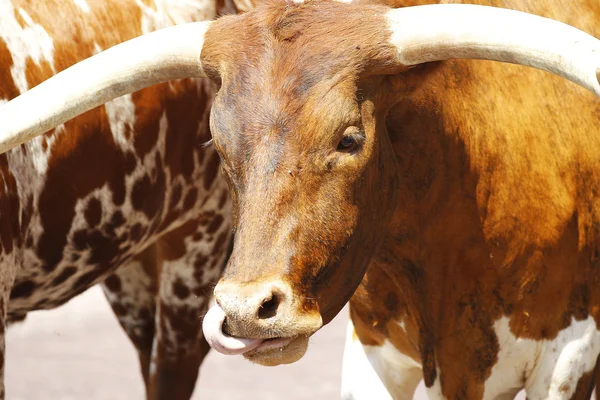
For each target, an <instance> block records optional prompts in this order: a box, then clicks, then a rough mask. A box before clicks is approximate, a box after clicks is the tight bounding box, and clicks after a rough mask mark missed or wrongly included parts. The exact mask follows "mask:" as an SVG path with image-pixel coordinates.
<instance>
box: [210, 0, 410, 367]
mask: <svg viewBox="0 0 600 400" xmlns="http://www.w3.org/2000/svg"><path fill="white" fill-rule="evenodd" d="M337 9H338V6H337V4H335V3H321V4H319V7H313V6H312V5H311V4H305V5H298V6H289V5H278V6H272V7H270V8H269V9H268V12H266V13H260V12H259V13H249V14H247V15H245V21H244V22H243V23H241V24H240V22H239V21H238V20H237V19H236V20H234V19H232V20H230V21H223V22H229V24H226V23H223V24H221V26H220V29H222V30H223V31H222V32H217V31H215V34H218V35H219V36H220V37H229V38H231V39H230V40H227V41H219V42H211V41H210V39H209V38H208V37H207V41H206V44H205V47H204V49H203V65H204V66H205V69H206V70H207V71H208V72H209V73H212V74H214V76H215V77H216V78H217V79H218V80H219V81H220V82H221V89H220V91H219V94H218V96H217V98H216V100H215V102H214V104H213V107H212V112H211V121H212V125H211V131H212V133H213V139H214V145H215V146H216V148H217V150H218V151H219V154H220V155H221V157H222V160H223V172H224V174H225V176H226V177H227V179H228V181H229V184H230V188H231V190H232V192H233V197H234V199H235V201H234V203H235V206H234V207H235V211H234V220H235V222H234V223H235V237H236V239H235V245H234V249H233V253H232V255H231V258H230V260H229V264H228V266H227V270H226V272H225V275H224V276H223V278H222V279H221V281H220V283H219V284H218V286H217V287H216V289H215V296H216V301H217V303H218V304H219V305H220V307H221V308H222V310H223V311H224V314H225V315H227V319H226V321H225V324H224V332H225V333H226V334H228V335H230V336H235V337H242V338H260V339H267V338H269V339H271V340H270V341H267V342H265V343H264V344H263V345H261V346H260V348H259V349H255V350H254V351H252V352H247V353H246V355H247V357H248V358H250V359H251V360H253V361H256V362H259V363H264V364H275V363H286V362H292V361H295V360H296V359H298V358H299V357H300V356H302V355H303V354H304V351H305V349H306V346H307V343H308V337H309V336H310V335H311V334H312V333H314V332H315V331H316V330H318V329H319V328H320V327H321V326H322V324H323V323H324V322H325V323H326V322H328V321H329V320H331V319H332V318H333V317H334V316H335V315H336V314H337V313H338V312H339V310H340V309H341V308H342V307H343V306H344V304H345V303H346V302H347V301H348V300H349V298H350V296H351V295H352V293H353V292H354V290H355V289H356V287H357V286H358V284H359V283H360V280H361V278H362V275H363V274H364V272H365V270H366V267H367V265H368V262H369V259H370V258H371V256H372V253H373V251H374V250H375V249H376V248H377V246H378V245H379V243H380V242H381V240H382V238H383V235H384V234H385V231H386V228H387V222H388V221H390V219H391V215H392V213H393V211H394V209H395V206H396V201H395V198H396V194H397V190H398V176H397V168H396V165H395V164H396V161H395V157H394V154H393V151H392V149H391V146H390V143H389V141H388V138H387V135H386V133H385V130H386V128H385V115H386V112H387V108H388V107H389V104H387V98H386V96H385V93H383V92H382V90H381V84H380V81H381V78H380V77H379V76H377V75H374V74H373V70H374V69H377V70H378V72H381V71H383V70H390V65H389V64H386V59H387V60H391V59H394V58H395V56H396V53H395V51H394V49H393V47H392V46H391V45H390V44H385V43H388V42H389V40H387V37H386V32H385V31H382V30H381V29H380V26H379V25H378V22H379V21H377V19H376V18H374V20H369V18H368V17H369V15H368V14H367V15H366V17H367V18H365V16H364V15H363V14H361V13H356V14H352V13H346V15H345V17H344V18H341V19H340V18H339V15H338V14H336V12H335V10H337ZM375 10H377V9H376V8H375V9H374V11H375ZM336 24H337V25H338V26H337V28H338V29H340V31H343V32H345V34H344V35H338V36H333V37H330V38H327V34H326V33H327V31H328V30H329V29H331V27H332V26H334V25H336ZM342 25H343V26H342ZM369 25H371V26H372V31H370V32H368V34H369V35H372V36H373V37H372V40H370V41H365V40H364V38H363V37H362V36H363V35H364V32H365V28H366V27H367V26H369ZM240 28H241V29H242V30H241V31H240ZM234 30H237V31H238V34H237V35H233V36H232V35H231V34H230V32H232V31H234ZM228 31H229V32H228ZM323 38H325V39H326V40H323ZM318 42H321V44H320V45H319V46H316V45H315V44H316V43H318ZM213 43H214V44H213ZM226 49H228V50H226ZM250 49H251V50H250ZM373 55H378V57H377V60H376V59H375V58H374V57H373ZM220 65H225V66H226V67H224V68H222V69H220V67H219V66H220ZM399 68H403V67H402V66H396V70H398V69H399ZM366 71H369V72H370V73H365V72H366ZM374 194H376V195H374ZM275 338H277V339H279V338H285V339H287V340H286V346H285V348H284V349H285V351H281V343H279V342H275V344H277V343H279V345H272V344H273V343H270V342H273V341H274V339H275ZM288 342H289V343H288Z"/></svg>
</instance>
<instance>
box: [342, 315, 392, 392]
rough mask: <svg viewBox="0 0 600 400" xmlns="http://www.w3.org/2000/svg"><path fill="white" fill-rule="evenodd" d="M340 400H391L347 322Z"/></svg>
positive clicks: (352, 328)
mask: <svg viewBox="0 0 600 400" xmlns="http://www.w3.org/2000/svg"><path fill="white" fill-rule="evenodd" d="M341 398H342V400H363V399H364V400H370V399H377V400H386V399H390V400H391V398H392V396H390V394H389V393H388V391H387V389H386V388H385V386H384V384H383V382H381V379H379V376H378V375H377V372H375V370H374V369H373V366H372V365H371V363H370V362H369V358H368V357H367V355H366V354H365V349H364V346H363V345H362V343H361V342H360V340H358V338H357V337H355V335H354V324H353V323H352V321H348V327H347V330H346V344H345V347H344V358H343V361H342V397H341Z"/></svg>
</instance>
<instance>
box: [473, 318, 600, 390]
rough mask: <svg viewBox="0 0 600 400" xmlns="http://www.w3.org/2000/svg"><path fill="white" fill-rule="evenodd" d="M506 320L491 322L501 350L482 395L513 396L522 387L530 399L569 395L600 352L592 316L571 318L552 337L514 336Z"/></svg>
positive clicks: (592, 365) (508, 321)
mask: <svg viewBox="0 0 600 400" xmlns="http://www.w3.org/2000/svg"><path fill="white" fill-rule="evenodd" d="M509 324H510V319H509V318H507V317H502V318H500V319H498V320H497V321H496V322H495V323H494V331H495V332H496V336H497V337H498V344H499V345H500V351H499V352H498V362H497V363H496V365H494V367H493V368H492V373H491V375H490V377H489V378H488V379H487V380H486V382H485V392H484V399H497V398H502V397H506V398H512V397H511V396H514V395H515V394H516V393H517V392H518V391H519V389H520V388H522V387H525V388H526V390H527V398H528V399H530V400H538V399H539V400H541V399H570V398H571V397H572V396H573V394H574V393H575V389H576V388H577V382H578V381H579V379H581V377H582V376H583V375H584V374H586V373H588V372H590V371H593V369H594V367H595V365H596V358H597V356H598V353H600V335H599V332H598V330H597V328H596V322H595V321H594V319H593V318H592V317H588V318H587V319H585V320H583V321H576V320H575V319H572V320H571V325H569V326H568V327H567V328H565V329H563V330H562V331H560V332H559V334H558V336H557V337H556V338H554V339H553V340H533V339H522V338H517V337H515V336H514V335H513V333H512V332H511V330H510V325H509Z"/></svg>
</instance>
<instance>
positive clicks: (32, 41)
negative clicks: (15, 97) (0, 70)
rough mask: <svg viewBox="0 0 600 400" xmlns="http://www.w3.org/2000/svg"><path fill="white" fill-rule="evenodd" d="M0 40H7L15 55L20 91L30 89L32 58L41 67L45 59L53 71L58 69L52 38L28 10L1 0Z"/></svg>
mask: <svg viewBox="0 0 600 400" xmlns="http://www.w3.org/2000/svg"><path fill="white" fill-rule="evenodd" d="M15 11H16V12H18V13H19V16H20V17H21V19H22V20H23V21H24V23H25V26H21V24H20V23H19V21H18V20H17V18H16V17H15ZM0 39H2V40H3V41H4V42H5V43H6V45H7V47H8V51H10V54H11V56H12V59H13V65H12V67H11V69H10V73H11V76H12V78H13V81H14V83H15V86H16V87H17V89H18V90H19V91H20V92H21V93H23V92H25V91H26V90H27V89H29V84H28V83H27V76H26V70H27V60H29V59H31V60H32V61H33V62H34V64H35V65H38V66H39V65H40V64H41V63H42V62H43V61H46V62H48V64H49V65H50V67H51V68H52V71H55V70H54V43H53V41H52V38H51V37H50V35H48V33H47V32H46V31H45V30H44V28H43V27H42V26H41V25H39V24H36V23H35V22H34V21H33V20H32V19H31V17H30V16H29V14H27V13H26V12H25V10H23V9H19V10H18V11H17V10H15V9H14V7H13V5H12V3H11V2H10V1H0Z"/></svg>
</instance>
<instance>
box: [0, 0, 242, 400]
mask: <svg viewBox="0 0 600 400" xmlns="http://www.w3.org/2000/svg"><path fill="white" fill-rule="evenodd" d="M225 11H226V7H225V6H224V5H223V4H221V5H219V4H218V2H215V1H211V0H197V1H196V0H195V1H184V0H155V1H153V0H149V1H145V0H144V1H142V0H139V1H135V0H131V1H119V0H74V1H72V0H67V1H62V0H60V1H55V0H44V1H27V0H0V101H2V102H5V101H7V100H10V99H12V98H14V97H16V96H18V95H19V94H20V93H22V92H24V91H26V90H28V89H30V88H31V87H33V86H35V85H37V84H39V83H40V82H42V81H43V80H45V79H47V78H49V77H51V76H52V75H53V74H55V73H57V72H59V71H61V70H63V69H65V68H67V67H69V66H70V65H72V64H74V63H76V62H78V61H80V60H82V59H85V58H87V57H90V56H92V55H93V54H95V53H98V52H100V51H102V50H104V49H106V48H108V47H110V46H113V45H115V44H117V43H120V42H122V41H125V40H128V39H130V38H132V37H135V36H139V35H141V34H144V33H147V32H149V31H152V30H155V29H159V28H163V27H167V26H170V25H173V24H175V23H182V22H190V21H199V20H210V19H213V18H214V17H215V16H216V15H217V13H218V12H225ZM214 92H215V88H214V85H213V84H212V83H210V82H209V81H207V80H194V79H186V80H180V81H173V82H169V83H165V84H162V85H157V86H154V87H151V88H148V89H145V90H141V91H139V92H136V93H133V94H129V95H127V96H123V97H121V98H118V99H115V100H114V101H111V102H110V103H107V104H106V105H105V106H102V107H99V108H97V109H94V110H92V111H90V112H88V113H86V114H84V115H82V116H80V117H78V118H76V119H74V120H72V121H69V122H67V123H65V124H63V125H61V126H59V127H57V128H56V129H54V130H52V131H50V132H48V133H46V134H45V135H43V136H41V137H38V138H36V139H34V140H32V141H30V142H28V143H26V144H24V145H23V146H20V147H19V148H15V149H13V150H11V151H9V152H8V153H5V154H2V155H1V156H0V160H1V161H0V164H1V167H0V177H1V181H2V183H1V184H0V227H1V228H0V231H1V233H0V243H1V248H2V252H1V256H0V265H1V271H2V274H1V275H2V279H1V283H0V286H1V287H2V297H0V298H1V302H2V303H1V304H2V311H3V314H2V320H1V321H0V326H2V327H4V325H5V323H6V321H7V319H8V320H10V319H18V318H22V316H23V315H24V314H26V313H27V312H28V311H31V310H39V309H49V308H53V307H56V306H58V305H60V304H62V303H64V302H66V301H67V300H69V299H71V298H73V297H74V296H76V295H77V294H79V293H81V292H83V291H84V290H86V289H87V288H89V287H90V286H91V285H93V284H95V283H97V282H100V281H102V280H104V279H105V278H107V276H109V274H112V273H114V275H111V276H110V277H109V278H108V279H107V280H106V281H105V284H104V288H105V292H106V294H107V297H108V299H109V300H110V302H111V305H112V307H113V309H114V311H115V313H116V314H117V316H118V318H119V320H120V323H121V324H122V326H123V327H124V328H125V330H126V331H127V333H128V335H129V336H130V338H131V339H132V341H133V342H134V344H135V345H136V347H137V349H138V352H139V355H140V362H141V369H142V373H143V375H144V379H145V381H146V385H147V395H148V398H152V399H167V398H168V399H188V398H189V397H190V396H191V393H192V391H193V389H194V383H195V380H196V377H197V373H198V367H199V365H200V363H201V361H202V359H203V357H204V356H205V354H206V352H207V351H208V345H207V344H206V342H205V341H204V339H203V338H202V334H201V329H200V326H201V325H200V323H201V316H202V315H203V314H204V313H205V310H206V307H207V304H208V299H209V297H210V293H211V291H212V287H211V285H212V284H214V282H215V281H216V279H218V277H219V276H220V272H221V269H222V264H223V263H224V260H225V257H226V254H227V251H228V246H229V242H230V237H231V232H230V231H231V228H230V226H231V223H230V199H229V195H228V189H227V187H226V184H225V182H224V180H223V179H222V178H221V176H220V173H219V158H218V155H217V154H216V152H215V150H214V149H213V148H212V147H211V146H206V143H207V142H209V140H210V133H209V128H208V111H209V106H210V103H211V101H212V96H213V95H214ZM49 100H51V99H49ZM117 268H118V270H117ZM2 332H4V330H2ZM0 340H1V341H2V343H3V340H4V339H3V335H2V338H1V339H0ZM3 356H4V353H3V352H2V353H1V354H0V357H1V358H2V359H3ZM0 365H2V366H3V364H2V363H0ZM0 398H3V395H2V394H0Z"/></svg>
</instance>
